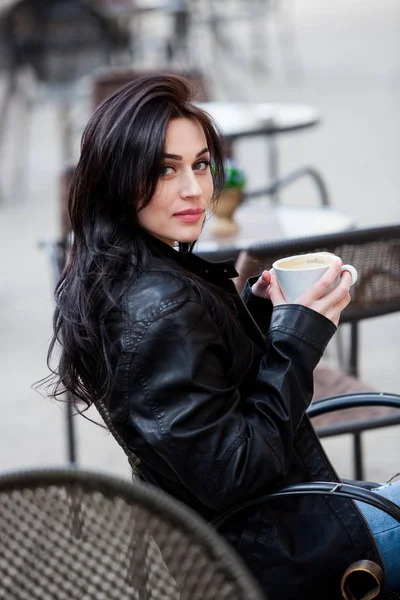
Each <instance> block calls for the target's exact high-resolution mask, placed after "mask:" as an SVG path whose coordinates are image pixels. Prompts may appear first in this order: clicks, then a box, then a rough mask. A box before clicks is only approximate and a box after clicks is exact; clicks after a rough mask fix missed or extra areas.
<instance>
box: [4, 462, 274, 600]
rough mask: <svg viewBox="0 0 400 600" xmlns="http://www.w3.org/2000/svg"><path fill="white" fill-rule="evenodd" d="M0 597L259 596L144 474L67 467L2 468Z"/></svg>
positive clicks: (220, 543)
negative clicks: (141, 478) (135, 477)
mask: <svg viewBox="0 0 400 600" xmlns="http://www.w3.org/2000/svg"><path fill="white" fill-rule="evenodd" d="M0 598H7V599H10V600H11V599H17V598H18V600H50V599H51V600H84V599H85V598H96V600H205V599H207V600H266V598H265V596H264V595H263V594H262V592H261V591H260V589H259V586H258V584H257V583H256V581H255V580H254V578H253V576H252V575H251V573H250V572H249V571H248V569H247V567H246V566H245V565H244V564H243V563H242V560H241V559H240V557H239V556H237V555H236V553H235V551H234V550H233V548H231V546H230V545H229V544H228V543H227V542H226V541H225V540H224V539H223V538H222V537H221V536H220V535H219V534H218V533H217V532H216V530H215V529H213V528H212V527H211V526H210V525H208V524H207V523H206V522H205V521H203V519H201V518H200V516H198V515H197V514H196V513H195V512H194V511H193V510H191V509H189V508H188V507H186V506H184V505H183V504H181V503H180V502H178V501H177V500H176V499H174V498H172V497H171V496H169V495H168V494H166V493H164V492H162V491H161V490H159V489H156V488H155V487H153V486H150V485H148V484H145V483H142V482H130V481H129V480H124V479H118V478H116V477H113V476H110V475H106V474H100V473H94V472H90V471H85V470H79V469H76V468H71V467H69V468H63V469H42V470H40V469H39V470H21V471H16V472H9V473H5V474H3V475H1V476H0Z"/></svg>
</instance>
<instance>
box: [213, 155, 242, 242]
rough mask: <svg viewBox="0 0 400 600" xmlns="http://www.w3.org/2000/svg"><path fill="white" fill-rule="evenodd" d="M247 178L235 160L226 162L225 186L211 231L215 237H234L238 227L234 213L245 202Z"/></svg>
mask: <svg viewBox="0 0 400 600" xmlns="http://www.w3.org/2000/svg"><path fill="white" fill-rule="evenodd" d="M245 185H246V176H245V174H244V171H243V170H242V169H240V168H239V167H238V166H237V165H236V163H235V161H234V160H233V159H230V158H227V159H226V160H225V185H224V189H223V191H222V193H221V197H220V199H219V201H218V204H217V206H216V208H215V211H214V217H213V220H212V222H211V230H212V232H213V233H214V234H215V235H221V236H229V235H234V234H235V233H236V232H237V230H238V225H237V223H236V221H235V219H234V213H235V210H236V209H237V207H238V206H239V204H240V203H241V202H242V200H243V190H244V187H245Z"/></svg>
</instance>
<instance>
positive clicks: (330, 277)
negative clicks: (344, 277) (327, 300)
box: [309, 258, 343, 299]
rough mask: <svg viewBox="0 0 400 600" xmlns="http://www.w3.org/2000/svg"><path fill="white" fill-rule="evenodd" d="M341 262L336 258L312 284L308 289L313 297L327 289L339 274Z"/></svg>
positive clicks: (324, 292)
mask: <svg viewBox="0 0 400 600" xmlns="http://www.w3.org/2000/svg"><path fill="white" fill-rule="evenodd" d="M342 264H343V263H342V261H341V259H340V258H338V259H336V260H335V261H334V262H333V263H332V264H331V266H330V267H329V269H328V270H327V271H326V272H325V273H324V274H323V275H322V277H321V278H320V279H319V280H318V281H317V282H316V283H315V284H314V285H313V286H312V288H311V290H309V291H310V292H311V296H312V297H313V299H318V298H321V297H322V296H324V295H325V294H326V293H327V292H328V291H329V288H330V287H331V286H332V285H333V283H334V282H335V280H336V279H337V277H339V275H340V269H341V267H342Z"/></svg>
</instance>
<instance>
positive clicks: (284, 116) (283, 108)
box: [198, 102, 329, 205]
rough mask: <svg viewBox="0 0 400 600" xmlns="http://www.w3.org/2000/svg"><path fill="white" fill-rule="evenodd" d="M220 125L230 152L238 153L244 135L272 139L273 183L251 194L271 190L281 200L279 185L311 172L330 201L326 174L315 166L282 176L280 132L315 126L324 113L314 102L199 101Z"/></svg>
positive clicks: (270, 170) (325, 201)
mask: <svg viewBox="0 0 400 600" xmlns="http://www.w3.org/2000/svg"><path fill="white" fill-rule="evenodd" d="M198 104H199V106H200V107H201V108H203V109H204V110H205V111H206V112H207V113H208V114H209V115H210V116H211V117H212V119H213V120H214V121H215V123H216V124H217V125H218V126H219V128H220V130H221V133H222V136H223V138H224V139H225V140H226V142H227V148H226V151H227V154H228V155H231V156H234V154H235V152H234V143H235V142H236V141H237V140H239V139H242V138H248V137H259V136H264V137H266V139H267V142H268V167H267V168H268V174H269V180H270V182H271V183H270V185H269V186H268V187H267V188H266V189H265V190H255V191H252V192H251V193H249V194H248V197H253V196H259V195H260V194H265V193H267V194H268V195H269V196H270V197H271V198H272V200H274V201H277V200H278V192H279V189H280V188H282V187H284V186H285V185H287V184H288V183H291V182H293V181H295V180H297V179H299V178H300V177H303V176H305V175H306V176H309V177H311V178H312V179H313V181H314V183H315V185H316V186H317V188H318V191H319V194H320V197H321V203H322V204H323V205H328V204H329V199H328V192H327V189H326V186H325V184H324V181H323V178H322V176H321V175H320V174H319V173H318V171H317V170H316V169H314V168H310V167H305V168H304V167H303V168H300V169H298V170H296V171H295V172H293V173H289V174H288V175H285V176H284V177H281V178H280V173H279V171H280V169H279V153H278V146H277V136H278V135H282V134H285V133H292V132H295V131H302V130H305V129H309V128H311V127H314V126H315V125H317V124H318V123H319V122H320V115H319V113H318V111H317V109H316V108H314V107H313V106H308V105H302V104H285V103H284V104H271V103H268V102H199V103H198Z"/></svg>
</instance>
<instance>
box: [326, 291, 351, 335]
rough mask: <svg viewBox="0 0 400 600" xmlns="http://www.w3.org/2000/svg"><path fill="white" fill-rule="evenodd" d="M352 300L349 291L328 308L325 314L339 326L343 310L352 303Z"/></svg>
mask: <svg viewBox="0 0 400 600" xmlns="http://www.w3.org/2000/svg"><path fill="white" fill-rule="evenodd" d="M350 301H351V298H350V292H347V294H345V295H344V296H343V297H342V298H341V299H340V300H339V301H338V302H337V303H336V304H334V305H333V306H330V307H329V308H328V309H327V310H326V312H325V315H324V316H325V317H326V318H327V319H330V320H331V321H332V322H333V323H334V324H335V325H336V327H337V326H338V324H339V320H340V315H341V313H342V311H343V310H344V309H345V308H346V306H347V305H348V304H349V303H350Z"/></svg>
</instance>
